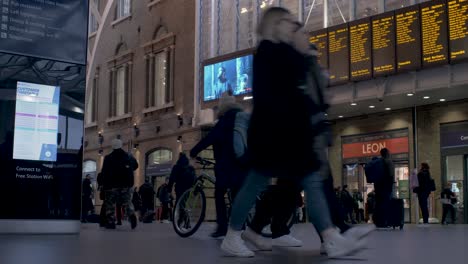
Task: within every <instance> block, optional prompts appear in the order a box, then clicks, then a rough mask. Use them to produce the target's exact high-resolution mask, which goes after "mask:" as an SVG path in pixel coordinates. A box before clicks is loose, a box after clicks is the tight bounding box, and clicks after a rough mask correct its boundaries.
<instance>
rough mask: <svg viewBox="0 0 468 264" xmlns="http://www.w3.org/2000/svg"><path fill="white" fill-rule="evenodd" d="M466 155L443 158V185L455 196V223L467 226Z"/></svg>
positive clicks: (467, 160) (467, 172)
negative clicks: (449, 188) (449, 187)
mask: <svg viewBox="0 0 468 264" xmlns="http://www.w3.org/2000/svg"><path fill="white" fill-rule="evenodd" d="M467 174H468V155H451V156H446V157H445V184H447V183H448V184H450V185H451V189H452V191H453V192H454V193H455V195H456V196H457V198H458V199H457V200H458V202H457V204H456V218H457V219H456V223H459V224H467V223H468V215H467V214H468V212H467V210H466V209H465V207H466V204H467V202H468V201H467V198H468V197H467V195H466V194H467V191H468V190H467V182H468V175H467ZM444 186H445V185H444Z"/></svg>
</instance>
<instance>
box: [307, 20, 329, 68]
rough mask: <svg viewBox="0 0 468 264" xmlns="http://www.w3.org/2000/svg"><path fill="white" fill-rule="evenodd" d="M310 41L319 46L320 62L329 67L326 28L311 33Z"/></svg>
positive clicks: (324, 66) (323, 66) (321, 64)
mask: <svg viewBox="0 0 468 264" xmlns="http://www.w3.org/2000/svg"><path fill="white" fill-rule="evenodd" d="M309 42H310V43H312V44H314V45H315V47H317V51H318V56H317V59H318V63H319V64H320V66H322V68H324V69H328V34H327V30H326V29H322V30H319V31H315V32H313V33H312V34H311V35H310V38H309Z"/></svg>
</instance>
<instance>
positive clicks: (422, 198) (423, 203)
mask: <svg viewBox="0 0 468 264" xmlns="http://www.w3.org/2000/svg"><path fill="white" fill-rule="evenodd" d="M427 198H429V194H427V193H418V201H419V207H420V208H421V213H422V217H423V221H424V224H428V223H429V208H428V206H427Z"/></svg>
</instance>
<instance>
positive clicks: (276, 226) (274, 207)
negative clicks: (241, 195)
mask: <svg viewBox="0 0 468 264" xmlns="http://www.w3.org/2000/svg"><path fill="white" fill-rule="evenodd" d="M300 191H301V190H300V189H299V187H298V185H297V184H296V183H295V182H294V181H290V180H285V179H280V180H278V185H273V186H270V187H269V188H268V189H267V190H266V191H265V192H264V193H263V194H262V197H261V200H259V201H257V205H256V207H255V216H254V218H253V219H252V222H251V223H250V226H249V227H250V228H251V229H252V230H253V231H255V232H256V233H258V234H261V232H262V230H263V228H264V227H265V226H267V225H268V224H270V223H271V232H272V235H273V236H272V237H273V238H278V237H281V236H284V235H289V233H290V231H289V227H288V221H289V219H290V218H291V215H293V214H294V213H295V211H296V207H297V199H296V197H297V195H300V194H299V192H300Z"/></svg>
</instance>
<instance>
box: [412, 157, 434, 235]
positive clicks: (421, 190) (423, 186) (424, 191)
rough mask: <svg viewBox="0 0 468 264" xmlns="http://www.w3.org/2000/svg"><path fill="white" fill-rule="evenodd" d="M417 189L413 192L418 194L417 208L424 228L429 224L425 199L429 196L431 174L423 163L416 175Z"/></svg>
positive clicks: (427, 166)
mask: <svg viewBox="0 0 468 264" xmlns="http://www.w3.org/2000/svg"><path fill="white" fill-rule="evenodd" d="M418 181H419V187H417V188H416V189H415V192H416V193H417V194H418V200H419V207H420V208H421V213H422V217H423V221H424V225H423V226H426V225H427V224H428V223H429V208H428V204H427V199H428V198H429V194H431V187H430V185H431V181H432V180H431V173H430V172H429V165H428V164H427V163H425V162H423V163H421V169H420V170H419V173H418Z"/></svg>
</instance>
